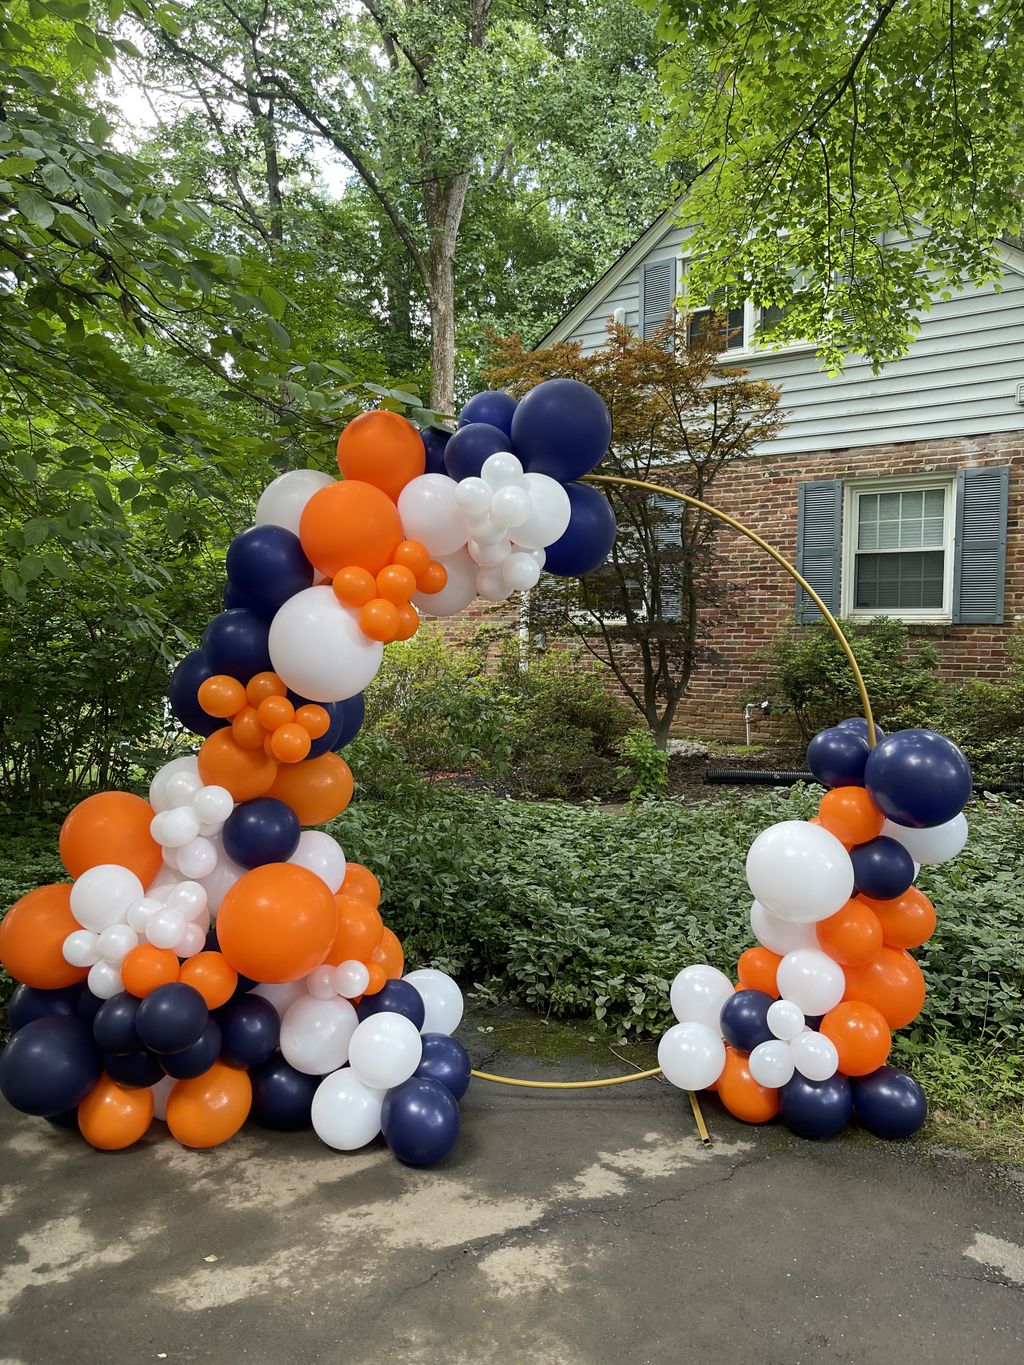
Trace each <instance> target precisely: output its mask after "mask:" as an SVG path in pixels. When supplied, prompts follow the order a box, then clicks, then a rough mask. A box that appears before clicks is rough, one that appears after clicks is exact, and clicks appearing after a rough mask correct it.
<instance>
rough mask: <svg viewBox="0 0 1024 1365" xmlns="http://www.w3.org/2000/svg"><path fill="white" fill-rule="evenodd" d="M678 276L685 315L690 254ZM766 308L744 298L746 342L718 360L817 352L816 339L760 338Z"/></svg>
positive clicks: (681, 263) (682, 261)
mask: <svg viewBox="0 0 1024 1365" xmlns="http://www.w3.org/2000/svg"><path fill="white" fill-rule="evenodd" d="M676 259H677V265H676V276H677V278H678V280H679V291H678V293H677V295H676V299H677V308H678V311H679V312H680V313H681V314H682V315H683V316H684V317H685V316H686V315H687V308H686V306H685V303H686V276H687V272H688V267H689V264H690V260H691V259H692V258H691V257H690V256H683V255H680V256H678V257H677V258H676ZM692 311H693V313H695V314H696V313H706V312H708V311H709V310H708V306H707V305H702V306H701V307H699V308H694V309H693V310H692ZM761 312H762V309H761V308H759V307H758V306H757V305H756V304H755V303H754V301H753V299H744V300H743V345H742V346H734V347H733V348H732V349H731V350H725V351H720V352H719V355H718V360H719V363H720V364H724V363H726V362H728V361H730V360H753V359H755V358H756V359H759V360H763V359H764V357H765V356H772V355H793V354H795V353H797V352H800V351H816V350H817V349H818V343H817V342H816V341H782V342H776V343H772V342H765V341H758V340H757V338H756V336H755V332H756V330H757V326H758V324H759V323H760V321H761Z"/></svg>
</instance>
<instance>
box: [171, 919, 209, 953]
mask: <svg viewBox="0 0 1024 1365" xmlns="http://www.w3.org/2000/svg"><path fill="white" fill-rule="evenodd" d="M209 927H210V926H209V924H205V925H204V924H203V923H202V921H199V922H197V921H195V920H193V922H192V923H191V924H186V925H185V932H184V933H183V934H182V936H181V938H180V939H179V940H178V946H177V948H176V949H175V950H174V951H175V952H176V953H177V954H178V956H179V957H195V955H196V954H197V953H201V952H202V951H203V949H204V948H205V947H206V932H207V930H208V929H209Z"/></svg>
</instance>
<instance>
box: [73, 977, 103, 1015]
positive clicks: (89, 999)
mask: <svg viewBox="0 0 1024 1365" xmlns="http://www.w3.org/2000/svg"><path fill="white" fill-rule="evenodd" d="M102 1005H103V1001H102V1000H101V999H100V997H99V996H98V995H93V993H92V991H91V990H90V989H89V987H88V986H83V987H82V993H81V994H80V995H79V997H78V1007H77V1010H76V1013H77V1014H78V1017H79V1019H84V1020H85V1022H86V1023H87V1024H92V1021H93V1020H94V1019H95V1018H96V1016H97V1014H99V1012H100V1008H101V1007H102Z"/></svg>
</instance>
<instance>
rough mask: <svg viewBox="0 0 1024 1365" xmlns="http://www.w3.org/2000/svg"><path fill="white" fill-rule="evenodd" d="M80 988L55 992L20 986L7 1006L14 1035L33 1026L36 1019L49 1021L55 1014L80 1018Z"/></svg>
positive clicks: (70, 987) (68, 987) (8, 1023)
mask: <svg viewBox="0 0 1024 1365" xmlns="http://www.w3.org/2000/svg"><path fill="white" fill-rule="evenodd" d="M81 993H82V992H81V989H80V988H79V987H78V986H63V987H61V988H60V989H59V990H55V991H43V990H39V989H38V988H37V987H35V986H18V987H17V988H16V990H15V992H14V994H13V995H12V996H11V998H10V1001H9V1003H8V1005H7V1027H8V1028H9V1029H10V1031H11V1032H12V1033H17V1032H18V1029H20V1028H24V1027H25V1025H26V1024H31V1023H32V1021H33V1020H34V1019H49V1018H50V1017H51V1016H52V1015H54V1014H63V1015H66V1016H67V1018H68V1019H74V1018H77V1017H78V999H79V996H80V995H81Z"/></svg>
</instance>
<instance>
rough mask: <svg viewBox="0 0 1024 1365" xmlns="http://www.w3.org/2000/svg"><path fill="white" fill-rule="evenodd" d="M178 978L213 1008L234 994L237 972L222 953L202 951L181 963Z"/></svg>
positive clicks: (224, 1002) (216, 1007)
mask: <svg viewBox="0 0 1024 1365" xmlns="http://www.w3.org/2000/svg"><path fill="white" fill-rule="evenodd" d="M178 980H179V981H184V983H185V985H186V986H194V987H195V989H196V990H197V991H198V992H199V994H200V995H201V996H202V997H203V999H204V1000H205V1001H206V1004H207V1006H208V1007H209V1008H210V1009H211V1010H215V1009H219V1008H220V1006H221V1005H223V1004H226V1003H227V1001H228V1000H230V999H231V997H232V995H234V993H235V987H236V986H237V985H238V973H237V972H236V971H235V969H234V967H232V965H231V963H230V962H229V961H228V960H227V958H226V957H225V956H224V954H223V953H217V952H202V953H196V955H195V957H190V958H188V960H187V961H185V962H183V963H182V964H181V971H180V972H179V973H178Z"/></svg>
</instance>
